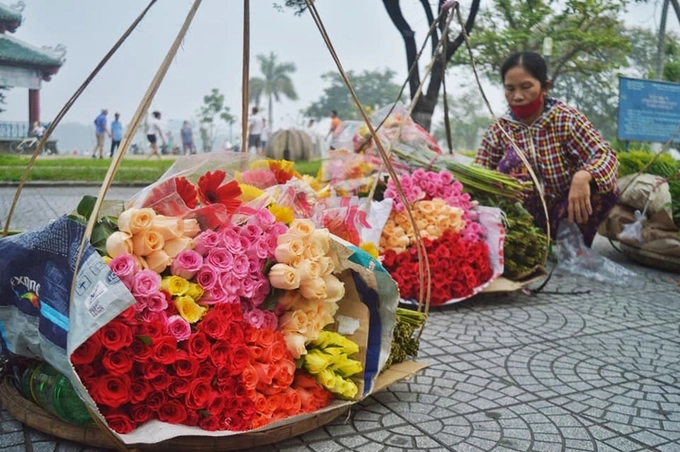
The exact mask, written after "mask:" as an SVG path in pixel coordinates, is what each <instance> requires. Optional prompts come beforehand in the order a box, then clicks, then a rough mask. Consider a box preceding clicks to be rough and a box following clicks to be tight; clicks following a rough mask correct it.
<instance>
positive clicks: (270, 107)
mask: <svg viewBox="0 0 680 452" xmlns="http://www.w3.org/2000/svg"><path fill="white" fill-rule="evenodd" d="M273 105H274V102H272V95H271V94H269V106H268V107H267V108H268V109H269V111H268V112H267V113H268V114H269V122H268V123H267V125H268V126H269V130H272V127H274V125H273V124H272V121H273V120H274V115H273V114H272V108H273Z"/></svg>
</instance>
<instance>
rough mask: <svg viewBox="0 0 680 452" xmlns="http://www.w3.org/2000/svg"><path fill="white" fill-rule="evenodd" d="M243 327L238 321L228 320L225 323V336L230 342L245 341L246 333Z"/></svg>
mask: <svg viewBox="0 0 680 452" xmlns="http://www.w3.org/2000/svg"><path fill="white" fill-rule="evenodd" d="M223 304H228V303H223ZM229 304H230V303H229ZM243 328H244V325H243V324H242V323H240V322H239V323H237V322H230V323H229V324H228V325H227V332H226V333H225V337H227V338H229V342H230V343H231V344H243V343H244V342H245V341H246V333H245V331H243Z"/></svg>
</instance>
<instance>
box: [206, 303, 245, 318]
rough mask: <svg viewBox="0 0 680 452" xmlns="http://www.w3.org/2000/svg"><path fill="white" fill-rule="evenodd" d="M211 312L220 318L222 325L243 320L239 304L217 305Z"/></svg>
mask: <svg viewBox="0 0 680 452" xmlns="http://www.w3.org/2000/svg"><path fill="white" fill-rule="evenodd" d="M212 312H214V313H215V314H216V315H217V316H218V317H220V318H221V319H222V321H223V322H224V323H229V322H240V321H241V320H243V310H242V309H241V305H240V304H239V303H219V304H217V305H216V306H215V307H214V308H213V309H212Z"/></svg>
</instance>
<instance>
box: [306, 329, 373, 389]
mask: <svg viewBox="0 0 680 452" xmlns="http://www.w3.org/2000/svg"><path fill="white" fill-rule="evenodd" d="M357 353H359V346H358V345H357V344H356V343H355V342H352V341H350V340H348V339H347V338H346V337H344V336H342V335H340V334H338V333H335V332H332V331H325V330H324V331H321V332H320V333H319V338H318V339H317V340H315V341H312V342H311V343H310V344H309V345H308V347H307V354H306V355H305V356H304V359H303V364H302V367H303V368H304V369H306V370H307V371H308V372H309V373H310V374H312V375H314V376H315V377H316V379H317V381H318V382H319V383H320V384H321V385H322V386H323V387H325V388H326V389H328V390H329V391H331V392H333V393H335V394H338V395H340V396H341V397H345V398H348V399H351V398H353V397H354V396H356V395H357V392H358V390H359V389H358V388H357V385H356V383H354V381H352V379H351V377H352V376H353V375H356V374H358V373H360V372H361V371H362V366H361V362H359V361H357V360H355V359H351V358H350V356H352V355H355V354H357Z"/></svg>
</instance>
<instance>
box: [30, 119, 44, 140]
mask: <svg viewBox="0 0 680 452" xmlns="http://www.w3.org/2000/svg"><path fill="white" fill-rule="evenodd" d="M31 134H32V135H33V136H34V137H36V138H37V139H38V140H40V139H41V138H42V136H43V135H44V134H45V127H43V125H42V124H40V121H36V122H34V123H33V130H31Z"/></svg>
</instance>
